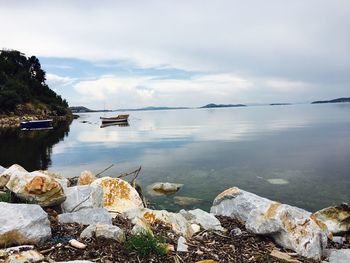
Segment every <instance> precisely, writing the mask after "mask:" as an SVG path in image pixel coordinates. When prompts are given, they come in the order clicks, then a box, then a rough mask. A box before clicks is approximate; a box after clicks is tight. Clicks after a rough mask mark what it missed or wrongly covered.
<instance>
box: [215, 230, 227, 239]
mask: <svg viewBox="0 0 350 263" xmlns="http://www.w3.org/2000/svg"><path fill="white" fill-rule="evenodd" d="M213 233H214V234H216V235H218V236H221V237H224V238H228V239H230V237H228V236H225V235H223V234H220V233H219V232H216V231H213Z"/></svg>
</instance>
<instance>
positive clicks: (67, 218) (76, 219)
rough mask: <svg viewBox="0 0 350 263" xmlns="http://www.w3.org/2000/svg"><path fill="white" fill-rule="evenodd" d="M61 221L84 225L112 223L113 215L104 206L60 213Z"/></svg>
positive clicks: (59, 219) (59, 218)
mask: <svg viewBox="0 0 350 263" xmlns="http://www.w3.org/2000/svg"><path fill="white" fill-rule="evenodd" d="M58 221H59V222H60V223H79V224H82V225H92V224H109V225H111V224H112V216H111V215H110V214H109V213H108V211H107V210H106V209H104V208H86V209H82V210H79V211H77V212H73V213H64V214H60V215H58Z"/></svg>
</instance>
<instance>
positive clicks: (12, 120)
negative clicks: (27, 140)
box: [0, 115, 74, 128]
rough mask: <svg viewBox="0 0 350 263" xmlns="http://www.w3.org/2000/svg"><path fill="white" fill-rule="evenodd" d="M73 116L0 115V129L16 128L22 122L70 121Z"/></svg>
mask: <svg viewBox="0 0 350 263" xmlns="http://www.w3.org/2000/svg"><path fill="white" fill-rule="evenodd" d="M73 117H74V116H73V115H65V116H46V115H42V116H41V115H23V116H16V115H13V116H7V115H6V116H5V115H3V116H1V115H0V128H18V127H19V126H20V123H21V122H22V121H34V120H45V119H53V121H54V122H60V121H70V120H72V119H73Z"/></svg>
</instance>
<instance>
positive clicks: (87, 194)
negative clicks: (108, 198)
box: [61, 185, 103, 213]
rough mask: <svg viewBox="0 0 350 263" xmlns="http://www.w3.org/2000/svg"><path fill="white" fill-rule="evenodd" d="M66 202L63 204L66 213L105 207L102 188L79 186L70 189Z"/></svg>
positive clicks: (67, 192)
mask: <svg viewBox="0 0 350 263" xmlns="http://www.w3.org/2000/svg"><path fill="white" fill-rule="evenodd" d="M65 194H66V200H65V201H64V202H63V203H62V204H61V208H62V211H63V212H64V213H70V212H74V211H79V210H81V209H84V208H97V207H103V191H102V188H101V187H100V186H95V187H91V186H90V185H79V186H73V187H68V188H67V189H66V191H65Z"/></svg>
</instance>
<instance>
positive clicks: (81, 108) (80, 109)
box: [69, 106, 94, 113]
mask: <svg viewBox="0 0 350 263" xmlns="http://www.w3.org/2000/svg"><path fill="white" fill-rule="evenodd" d="M69 109H70V110H71V111H72V112H73V113H78V112H94V110H90V109H88V108H86V107H84V106H72V107H69Z"/></svg>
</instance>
